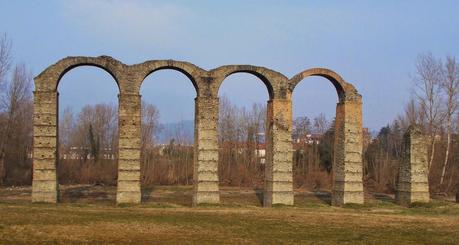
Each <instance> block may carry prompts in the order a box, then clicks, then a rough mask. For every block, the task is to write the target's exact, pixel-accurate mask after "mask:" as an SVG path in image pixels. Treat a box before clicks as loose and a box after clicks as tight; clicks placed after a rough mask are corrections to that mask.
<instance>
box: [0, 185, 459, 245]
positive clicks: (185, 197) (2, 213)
mask: <svg viewBox="0 0 459 245" xmlns="http://www.w3.org/2000/svg"><path fill="white" fill-rule="evenodd" d="M145 193H146V194H145ZM259 194H260V193H259V192H257V191H252V190H250V189H242V190H241V189H235V188H226V189H223V190H222V200H223V204H222V205H219V206H200V207H194V208H192V207H189V204H190V202H191V189H190V188H189V187H160V188H154V189H147V190H146V191H145V192H144V195H145V196H144V197H143V198H144V201H145V203H144V204H142V205H134V206H126V205H125V206H116V205H114V203H113V200H114V199H113V198H114V188H113V187H84V186H83V187H82V186H78V187H66V188H63V193H62V201H63V203H60V204H57V205H52V204H30V188H13V189H0V243H1V244H11V243H26V244H30V243H65V244H67V243H148V244H152V243H153V244H155V243H157V244H164V243H172V244H177V243H180V244H235V243H236V244H241V243H242V244H289V243H290V244H298V243H302V244H309V243H310V244H334V243H342V244H346V243H347V244H388V243H393V244H459V205H458V204H455V203H452V202H448V201H433V202H432V203H430V204H418V205H413V207H410V208H406V207H399V206H397V205H395V204H393V203H392V202H391V199H390V197H387V196H384V195H381V196H368V197H367V202H368V204H366V205H363V206H362V205H348V206H345V207H343V208H335V207H330V206H329V205H328V204H327V202H328V201H327V200H328V197H327V195H326V194H321V195H317V193H307V192H302V193H301V194H300V193H298V195H297V196H296V197H295V198H296V202H297V203H298V204H296V205H295V206H294V207H283V206H278V207H274V208H262V207H259Z"/></svg>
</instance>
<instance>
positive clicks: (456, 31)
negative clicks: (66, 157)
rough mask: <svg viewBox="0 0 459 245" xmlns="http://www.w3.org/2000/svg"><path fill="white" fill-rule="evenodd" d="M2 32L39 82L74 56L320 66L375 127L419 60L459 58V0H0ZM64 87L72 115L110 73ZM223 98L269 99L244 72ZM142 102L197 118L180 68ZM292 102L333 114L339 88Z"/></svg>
mask: <svg viewBox="0 0 459 245" xmlns="http://www.w3.org/2000/svg"><path fill="white" fill-rule="evenodd" d="M0 32H6V33H7V34H8V35H9V37H10V38H11V39H12V41H13V43H14V55H15V61H16V62H25V63H26V64H27V65H28V66H29V67H30V69H31V70H32V72H33V73H34V75H37V74H38V73H40V72H41V71H42V70H43V69H45V68H46V67H47V66H49V65H51V64H53V63H54V62H56V61H57V60H59V59H61V58H63V57H65V56H73V55H88V56H99V55H110V56H113V57H115V58H117V59H119V60H121V61H123V62H124V63H127V64H133V63H139V62H143V61H145V60H148V59H177V60H185V61H189V62H192V63H194V64H196V65H198V66H201V67H202V68H205V69H212V68H215V67H218V66H220V65H225V64H244V63H248V64H253V65H260V66H266V67H269V68H272V69H274V70H277V71H279V72H282V73H283V74H285V75H286V76H288V77H291V76H293V75H295V74H296V73H297V72H300V71H301V70H303V69H306V68H310V67H327V68H330V69H333V70H335V71H336V72H338V73H339V74H341V75H342V76H343V77H344V79H346V80H347V81H349V82H351V83H353V84H354V85H355V86H356V87H357V89H358V90H359V91H360V93H361V94H362V95H363V100H364V107H363V109H364V124H365V126H368V127H370V128H372V129H377V128H379V127H381V126H384V125H385V124H387V123H388V122H389V121H391V120H392V119H393V118H394V117H395V115H396V114H397V113H399V112H400V111H401V110H402V107H403V104H404V103H405V102H406V101H407V100H408V99H409V97H410V89H409V88H410V86H411V84H412V81H411V78H410V74H413V71H414V60H415V58H416V56H417V55H418V54H419V53H423V52H432V53H433V54H434V55H436V56H439V57H444V56H445V55H448V54H449V55H454V56H456V57H458V58H459V1H456V0H449V1H447V0H438V1H432V0H430V1H423V0H405V1H399V0H386V1H370V0H367V1H357V0H355V1H353V0H349V1H339V0H336V1H319V0H316V1H307V0H305V1H266V0H265V1H261V0H260V1H250V0H245V1H242V0H241V1H225V2H223V1H211V0H208V1H141V0H139V1H116V0H112V1H108V0H107V1H102V0H100V1H96V0H87V1H82V0H74V1H58V0H49V1H26V0H15V1H12V0H0ZM155 85H156V86H155ZM88 87H91V89H90V90H89V91H88V89H87V88H88ZM59 91H60V93H61V108H63V107H66V106H67V105H71V106H73V107H74V108H76V109H78V108H79V107H81V105H83V104H87V103H89V104H90V103H99V102H114V101H116V94H117V93H118V92H117V88H116V86H115V84H114V83H113V81H112V80H111V78H110V77H109V76H108V75H107V74H105V73H104V72H103V71H101V70H99V69H97V68H86V67H83V68H77V69H75V70H74V71H71V72H69V73H68V74H67V75H66V76H65V77H64V78H63V83H62V84H61V85H60V87H59ZM220 94H226V95H227V96H228V97H230V98H231V99H232V100H233V101H234V102H235V103H236V104H238V105H245V106H250V104H251V103H253V102H259V103H264V102H266V100H267V99H268V96H267V91H266V89H265V88H264V85H263V84H262V83H261V81H258V80H257V79H256V78H254V77H252V76H251V75H247V74H235V75H232V76H230V77H229V78H228V79H227V80H225V82H224V83H223V87H222V90H221V92H220ZM142 95H143V98H144V99H145V100H147V101H149V102H151V103H154V104H156V105H157V106H158V107H159V109H160V112H161V119H162V121H164V122H171V121H178V120H181V119H192V118H193V113H194V109H193V103H194V100H193V98H194V97H195V92H194V91H193V86H192V85H191V82H189V81H188V80H187V78H186V77H185V76H183V75H181V74H180V73H178V72H175V71H161V72H158V73H154V74H152V75H151V76H150V77H148V78H147V81H146V82H145V84H144V86H143V87H142ZM293 99H294V114H295V115H296V116H298V115H308V116H311V117H312V116H315V115H317V114H318V113H320V112H324V113H326V115H327V116H328V117H332V116H333V115H334V110H335V103H336V100H337V99H336V93H335V92H334V90H333V87H332V86H331V85H330V84H329V83H327V81H326V80H324V79H319V78H309V79H307V80H304V81H303V82H302V83H300V85H299V87H298V91H296V92H295V94H294V98H293Z"/></svg>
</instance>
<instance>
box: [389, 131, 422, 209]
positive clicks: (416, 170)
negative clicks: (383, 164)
mask: <svg viewBox="0 0 459 245" xmlns="http://www.w3.org/2000/svg"><path fill="white" fill-rule="evenodd" d="M404 141H405V142H404V143H405V152H404V157H403V160H402V163H401V164H400V168H399V174H398V181H397V192H396V194H395V200H396V202H397V203H398V204H401V205H409V204H411V203H413V202H429V201H430V195H429V183H428V170H427V147H426V144H425V142H426V139H425V137H424V135H423V134H422V132H421V129H420V128H419V127H418V126H415V125H412V126H410V127H409V128H408V130H407V131H406V133H405V136H404Z"/></svg>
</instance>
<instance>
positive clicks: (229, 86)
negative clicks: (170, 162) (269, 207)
mask: <svg viewBox="0 0 459 245" xmlns="http://www.w3.org/2000/svg"><path fill="white" fill-rule="evenodd" d="M260 77H261V76H260V75H258V76H257V75H253V74H247V73H236V74H233V75H230V76H229V77H227V78H226V79H225V80H224V81H223V83H222V85H221V87H220V89H219V93H218V94H219V98H220V100H219V102H220V103H219V117H218V144H219V158H218V159H219V163H218V175H219V181H220V183H219V185H220V198H221V202H222V203H224V204H236V205H240V204H243V205H253V206H262V205H263V190H264V171H265V163H266V152H267V149H266V144H265V135H266V132H265V131H266V116H267V112H266V102H267V101H268V100H269V98H270V97H271V93H270V92H271V91H272V89H271V87H270V86H268V85H266V83H267V81H263V79H264V78H263V79H261V78H260ZM260 80H261V81H260ZM264 83H265V84H264Z"/></svg>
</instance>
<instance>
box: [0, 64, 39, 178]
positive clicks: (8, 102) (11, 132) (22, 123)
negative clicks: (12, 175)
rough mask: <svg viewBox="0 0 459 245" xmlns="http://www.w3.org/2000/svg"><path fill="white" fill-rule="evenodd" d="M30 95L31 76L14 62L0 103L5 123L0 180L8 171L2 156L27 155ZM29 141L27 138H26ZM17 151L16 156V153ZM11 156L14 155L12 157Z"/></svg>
mask: <svg viewBox="0 0 459 245" xmlns="http://www.w3.org/2000/svg"><path fill="white" fill-rule="evenodd" d="M31 98H32V76H31V74H30V73H29V72H28V71H27V69H26V67H25V65H23V64H22V65H17V66H16V67H15V68H14V70H13V74H12V79H11V81H10V82H9V83H8V84H7V89H6V92H5V93H4V94H3V96H2V98H1V100H0V104H1V106H2V108H5V122H4V123H2V125H1V129H0V131H1V132H2V134H3V137H2V140H1V141H0V170H1V172H0V174H1V176H0V177H1V178H0V182H1V183H3V182H4V180H5V177H6V174H7V172H8V164H7V163H6V162H5V158H6V157H7V155H9V157H10V158H18V157H22V158H23V159H24V158H26V157H27V153H28V152H27V151H28V150H29V148H30V147H29V146H27V143H29V140H27V136H29V137H31V130H32V127H31V114H32V110H31V106H32V103H31ZM30 143H31V141H30ZM18 154H19V155H18ZM13 155H14V156H13Z"/></svg>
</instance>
